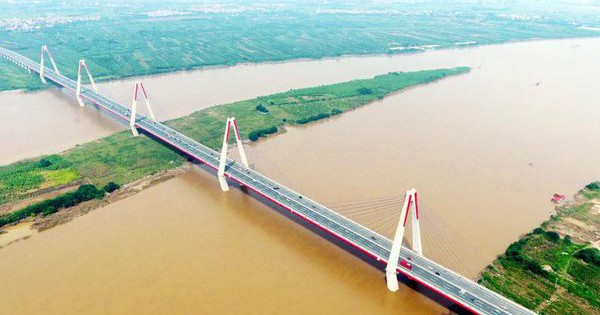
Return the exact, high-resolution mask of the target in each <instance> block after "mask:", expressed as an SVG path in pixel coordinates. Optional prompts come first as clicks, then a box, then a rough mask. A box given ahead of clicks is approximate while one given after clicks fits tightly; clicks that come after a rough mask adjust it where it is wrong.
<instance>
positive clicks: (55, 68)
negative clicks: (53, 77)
mask: <svg viewBox="0 0 600 315" xmlns="http://www.w3.org/2000/svg"><path fill="white" fill-rule="evenodd" d="M44 52H46V54H48V58H50V62H51V63H52V68H54V72H56V73H57V74H60V71H58V67H56V63H55V62H54V58H52V55H51V54H50V51H49V50H48V46H46V45H43V46H42V51H41V54H40V79H41V80H42V82H43V83H47V82H46V78H45V77H44V69H45V67H44Z"/></svg>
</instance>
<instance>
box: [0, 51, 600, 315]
mask: <svg viewBox="0 0 600 315" xmlns="http://www.w3.org/2000/svg"><path fill="white" fill-rule="evenodd" d="M598 52H600V40H569V41H553V42H535V43H520V44H511V45H502V46H489V47H479V48H473V49H466V50H455V51H438V52H430V53H425V54H421V55H412V56H401V57H369V58H362V59H361V58H347V59H341V60H325V61H317V62H306V63H302V62H300V63H291V65H293V66H290V67H291V68H289V69H287V70H290V71H292V70H291V69H293V67H300V66H298V65H303V64H307V65H310V67H312V66H313V65H315V64H318V65H320V66H319V67H317V68H316V70H315V69H313V72H312V73H311V76H315V73H323V75H322V77H323V78H325V79H331V78H337V79H339V77H338V76H340V74H339V73H338V72H342V73H344V75H351V74H354V75H355V77H368V76H372V75H374V74H376V73H381V72H386V71H389V70H398V69H405V70H413V69H426V68H437V67H448V66H460V65H469V66H472V67H474V69H473V71H472V72H471V73H470V74H468V75H464V76H460V77H455V78H450V79H447V80H443V81H440V82H438V83H435V84H431V85H428V86H425V87H419V88H415V89H411V90H409V91H405V92H403V93H400V94H397V95H395V96H392V97H389V98H387V99H385V100H383V101H381V102H378V103H376V104H372V105H370V106H367V107H364V108H361V109H358V110H356V111H353V112H351V113H347V114H344V115H342V116H340V117H337V118H335V119H332V120H328V121H324V122H321V123H317V124H314V125H311V126H307V127H304V128H290V129H289V130H288V132H287V133H286V134H283V135H279V136H277V137H273V138H271V139H269V140H267V141H262V142H260V143H258V144H256V145H253V146H250V147H249V148H248V156H249V159H250V160H251V161H252V162H251V163H253V164H255V165H256V167H257V169H259V170H261V171H263V172H265V173H267V174H269V175H271V176H272V177H274V178H276V179H278V180H281V181H282V182H283V183H286V184H287V185H288V186H291V187H292V188H296V189H298V190H299V191H302V192H303V193H304V194H306V195H308V196H310V197H313V199H316V200H319V201H322V202H323V203H325V204H331V205H336V204H340V203H345V204H352V203H355V202H357V201H360V200H367V199H372V200H381V199H383V198H389V196H394V195H399V196H401V195H402V194H403V191H404V190H405V189H407V188H409V187H416V188H418V189H419V191H420V198H421V201H422V206H423V212H422V213H423V217H422V218H423V222H422V226H423V227H422V229H423V233H424V238H425V241H424V247H425V254H426V255H427V256H429V257H432V258H434V259H435V260H437V261H440V262H442V263H443V264H445V265H448V266H449V267H452V268H453V269H456V270H457V271H459V272H461V273H463V274H465V275H467V276H470V277H474V276H475V275H476V273H477V270H479V269H480V268H481V267H482V266H484V265H485V264H487V263H488V262H489V261H491V260H492V259H493V258H494V257H495V255H496V254H497V253H499V252H501V251H503V250H504V248H505V247H506V245H507V244H508V243H509V242H511V241H513V240H514V239H516V237H517V236H518V235H519V234H520V233H521V232H523V231H527V230H530V229H532V228H533V227H534V226H536V225H537V224H539V222H541V221H542V220H544V219H546V218H547V217H548V215H549V213H550V211H551V209H552V206H551V204H550V203H549V202H548V199H549V196H550V195H551V194H552V193H553V192H554V191H559V192H561V193H565V194H573V193H574V192H576V190H577V189H579V188H580V187H581V186H583V185H584V184H586V183H587V182H589V181H592V180H595V179H598V178H600V168H598V165H600V154H599V153H600V142H598V141H597V139H596V137H595V135H596V134H598V133H599V131H600V124H598V123H597V122H598V117H600V107H599V106H597V104H598V101H597V100H598V97H597V95H598V92H597V91H598V82H599V76H600V75H599V73H600V54H599V53H598ZM288 65H289V64H279V65H267V66H280V67H282V68H283V69H286V67H288ZM252 67H254V66H252ZM256 67H258V66H256ZM386 69H387V70H386ZM315 71H318V72H315ZM186 75H187V74H186ZM160 78H161V77H153V78H152V79H157V80H158V79H160ZM302 78H303V77H302V76H299V78H298V82H303V83H302V84H304V83H306V81H302V80H303V79H302ZM323 78H320V79H321V80H325V79H323ZM152 79H150V80H152ZM341 79H343V78H341ZM273 81H277V80H273ZM148 82H151V81H148ZM114 84H117V83H114ZM43 93H45V92H43ZM182 93H183V92H182ZM190 93H191V92H190ZM157 94H160V93H157ZM117 97H119V96H118V95H117ZM121 97H126V96H125V95H123V96H121ZM181 97H183V96H181ZM157 98H159V96H158V95H157ZM155 103H156V102H155ZM190 104H191V103H190ZM191 106H193V105H191ZM198 106H203V105H198ZM191 108H192V107H187V108H184V109H182V108H180V109H179V110H181V112H179V113H184V112H185V111H186V110H190V109H191ZM174 112H176V111H175V109H174ZM163 115H168V113H167V112H163ZM241 128H243V126H241ZM340 211H344V210H343V209H341V210H340ZM364 211H365V213H367V214H368V215H363V216H360V217H359V218H357V220H359V219H360V220H361V222H363V223H364V224H365V225H369V226H370V227H372V228H374V229H377V230H379V231H381V232H382V233H384V234H387V235H390V234H391V230H393V228H391V227H390V225H389V224H387V225H386V224H383V225H382V224H381V222H378V220H377V218H379V217H389V218H393V216H394V212H395V211H397V209H395V208H391V209H390V208H389V207H386V208H384V209H379V210H377V211H378V212H373V213H372V214H371V212H369V211H374V210H372V209H366V210H364ZM349 215H351V216H357V214H356V212H353V211H350V212H349ZM0 270H3V271H5V272H3V273H2V274H0V283H1V284H2V285H0V307H4V308H5V309H4V310H3V309H2V308H0V313H4V312H8V313H17V314H37V313H40V312H43V311H45V312H46V313H48V314H59V313H60V314H64V313H65V312H67V313H72V314H76V313H88V314H89V313H92V314H100V313H102V314H131V313H134V314H146V313H156V314H161V313H178V314H198V313H204V314H209V313H237V314H245V313H271V314H278V313H282V312H289V313H293V314H296V313H297V314H306V313H333V314H337V313H340V314H341V313H367V314H388V313H389V314H392V313H394V314H395V313H398V310H400V309H402V310H403V313H407V314H435V313H439V312H441V311H442V309H441V308H440V307H439V306H437V305H436V304H435V303H434V302H432V301H430V300H428V299H427V298H425V297H422V296H420V295H419V294H418V293H416V292H414V291H412V290H410V289H407V288H405V287H403V288H402V289H401V290H402V291H401V292H400V293H397V294H390V293H387V292H386V291H385V285H384V283H383V279H382V274H381V273H379V272H377V271H375V270H374V269H373V268H371V267H369V266H368V265H366V264H365V263H363V262H361V261H359V260H358V259H356V258H354V257H352V256H351V255H349V254H346V253H345V252H343V251H341V250H339V249H337V248H336V247H334V246H332V245H330V244H329V243H328V242H326V241H324V240H322V239H319V238H318V237H316V236H314V235H312V234H311V233H310V232H307V231H305V230H304V229H303V228H300V227H298V226H296V225H295V224H293V223H290V222H288V221H287V219H285V218H282V217H281V216H279V215H278V214H276V213H274V212H273V211H272V210H270V209H268V208H266V207H265V206H263V205H260V204H258V203H257V202H256V201H254V200H252V199H249V198H247V197H246V196H245V195H243V194H241V193H240V192H238V191H232V192H230V193H227V194H223V193H220V191H219V190H218V184H217V181H216V180H215V179H214V178H211V177H210V176H208V175H206V174H204V173H202V172H190V173H188V174H186V175H185V176H182V177H180V178H176V179H174V180H170V181H168V182H165V183H162V184H160V185H158V186H155V187H153V188H151V189H149V190H147V191H144V192H142V193H140V194H138V195H136V196H134V197H132V198H129V199H127V200H124V201H121V202H117V203H115V204H112V205H110V206H108V207H106V208H105V209H102V210H99V211H95V212H93V213H91V214H89V215H86V216H84V217H82V218H80V219H77V220H75V221H74V222H73V223H70V224H67V225H63V226H60V227H57V228H54V229H52V230H50V231H47V232H44V233H40V234H37V235H34V236H32V237H31V238H30V239H28V240H26V241H22V242H16V243H14V244H11V245H9V246H6V247H5V248H3V249H2V250H0ZM232 288H233V289H232ZM24 296H26V297H27V298H26V299H23V298H22V297H24ZM107 301H110V303H107ZM232 301H235V303H233V302H232ZM307 301H310V302H311V303H307Z"/></svg>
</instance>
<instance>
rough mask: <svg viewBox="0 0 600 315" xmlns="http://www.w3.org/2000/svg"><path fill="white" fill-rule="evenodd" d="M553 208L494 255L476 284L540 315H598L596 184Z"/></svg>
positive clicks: (599, 200) (599, 204)
mask: <svg viewBox="0 0 600 315" xmlns="http://www.w3.org/2000/svg"><path fill="white" fill-rule="evenodd" d="M555 210H556V214H553V215H551V216H550V218H549V219H548V220H545V221H544V222H542V223H541V224H540V226H539V227H538V228H536V229H534V230H533V232H529V233H526V234H523V235H521V237H520V238H519V240H518V241H517V242H514V243H512V244H511V245H510V246H509V247H508V248H507V250H506V252H505V253H503V254H500V255H498V258H497V259H496V260H494V261H493V262H492V263H491V264H490V265H488V266H487V267H486V268H485V269H484V270H482V271H481V272H480V274H479V276H478V282H479V283H481V284H482V285H485V286H486V287H487V288H489V289H492V290H494V291H496V292H498V293H500V294H502V295H504V296H506V297H507V298H510V299H512V300H513V301H515V302H517V303H520V304H522V305H523V306H525V307H527V308H529V309H532V310H534V311H536V312H538V313H540V314H567V313H568V314H600V300H599V299H598V296H600V287H598V286H597V285H596V284H597V283H600V185H598V183H597V182H596V183H591V184H589V185H587V186H586V187H585V188H583V189H582V190H580V191H579V192H578V193H577V194H576V195H574V196H573V198H572V199H571V200H565V201H561V202H560V203H559V204H557V205H556V207H555ZM583 251H587V252H589V254H587V257H588V258H583V256H582V255H581V254H580V253H582V252H583ZM594 252H595V253H596V254H593V253H594ZM593 257H599V258H593ZM593 259H598V261H596V262H594V261H593ZM574 265H575V267H574Z"/></svg>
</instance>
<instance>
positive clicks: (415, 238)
mask: <svg viewBox="0 0 600 315" xmlns="http://www.w3.org/2000/svg"><path fill="white" fill-rule="evenodd" d="M409 211H411V212H412V218H411V219H412V222H411V225H412V247H413V250H414V251H415V252H417V253H418V254H419V255H421V256H422V255H423V246H422V244H421V228H420V225H419V200H418V199H417V191H416V190H415V189H414V188H413V189H410V190H409V191H407V192H406V195H405V196H404V204H403V205H402V212H401V213H400V220H399V221H398V227H397V228H396V235H395V236H394V242H393V243H392V250H391V251H390V257H389V259H388V264H387V266H386V267H385V278H386V282H387V287H388V289H389V290H390V291H392V292H396V291H398V289H399V287H398V278H397V276H396V274H397V272H396V268H397V266H398V260H399V256H400V249H401V248H402V239H403V238H404V230H405V229H406V223H407V222H408V214H409V213H408V212H409Z"/></svg>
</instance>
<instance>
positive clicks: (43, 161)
mask: <svg viewBox="0 0 600 315" xmlns="http://www.w3.org/2000/svg"><path fill="white" fill-rule="evenodd" d="M38 164H39V166H40V167H41V168H46V167H48V166H50V165H52V162H50V161H49V160H47V159H41V160H40V161H39V162H38Z"/></svg>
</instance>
